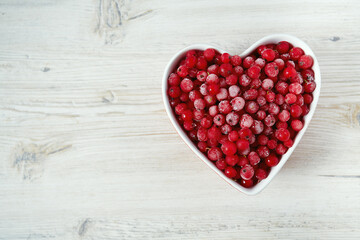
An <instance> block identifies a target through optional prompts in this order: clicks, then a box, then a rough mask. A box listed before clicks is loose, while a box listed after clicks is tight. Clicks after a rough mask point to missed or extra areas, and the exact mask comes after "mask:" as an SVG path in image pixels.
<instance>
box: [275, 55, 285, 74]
mask: <svg viewBox="0 0 360 240" xmlns="http://www.w3.org/2000/svg"><path fill="white" fill-rule="evenodd" d="M274 63H276V65H277V66H278V67H279V70H280V71H281V70H283V69H284V67H285V63H284V60H282V59H281V58H277V59H275V60H274Z"/></svg>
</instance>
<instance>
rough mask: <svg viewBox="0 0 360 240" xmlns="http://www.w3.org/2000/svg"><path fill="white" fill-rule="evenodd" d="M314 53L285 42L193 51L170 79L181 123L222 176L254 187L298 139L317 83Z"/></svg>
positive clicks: (174, 104)
mask: <svg viewBox="0 0 360 240" xmlns="http://www.w3.org/2000/svg"><path fill="white" fill-rule="evenodd" d="M312 65H313V59H312V57H311V56H309V55H305V53H304V51H303V50H302V49H301V48H299V47H293V46H292V45H291V44H290V43H288V42H285V41H282V42H279V43H277V44H268V45H266V46H265V45H262V46H259V47H258V48H257V49H256V51H254V52H253V53H252V54H251V55H249V56H247V57H245V58H244V59H242V58H241V57H240V56H238V55H234V56H231V55H229V54H228V53H223V54H220V53H219V52H217V51H216V50H215V49H211V48H209V49H206V50H205V51H200V50H190V51H188V52H187V53H186V56H185V57H184V58H183V59H182V60H181V61H180V63H179V65H178V67H177V69H175V70H174V72H173V73H171V74H170V76H169V78H168V85H169V88H168V96H169V101H170V105H171V106H172V108H173V110H174V112H175V114H176V116H177V119H178V122H179V124H180V125H181V126H182V127H183V129H184V131H185V132H186V133H187V135H188V136H189V138H190V139H191V140H192V141H193V142H194V143H195V144H196V145H197V147H198V148H199V150H200V151H201V152H203V153H204V154H205V155H207V157H208V159H209V160H210V161H212V162H214V164H215V165H216V167H217V168H218V169H220V170H222V171H223V172H224V174H225V175H226V176H227V177H229V178H231V179H233V180H235V181H237V182H239V183H240V184H241V185H242V186H244V187H246V188H250V187H252V186H254V185H255V184H257V183H258V182H259V181H261V180H263V179H265V178H266V177H267V176H268V174H269V172H270V169H271V167H274V166H276V165H277V164H278V163H279V161H280V160H281V156H282V155H283V154H285V153H286V151H287V150H288V148H290V147H291V146H292V145H293V142H294V139H295V137H296V135H297V133H298V132H299V131H300V130H301V129H302V128H303V125H304V120H303V117H304V116H305V115H306V114H308V112H309V108H310V104H311V102H312V100H313V95H312V92H313V91H314V90H315V88H316V84H315V81H314V72H313V70H312V69H311V67H312Z"/></svg>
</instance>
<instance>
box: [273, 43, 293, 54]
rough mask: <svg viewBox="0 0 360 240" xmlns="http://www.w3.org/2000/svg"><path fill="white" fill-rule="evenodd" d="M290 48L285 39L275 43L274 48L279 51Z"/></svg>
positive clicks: (285, 51)
mask: <svg viewBox="0 0 360 240" xmlns="http://www.w3.org/2000/svg"><path fill="white" fill-rule="evenodd" d="M289 49H290V44H289V43H288V42H286V41H281V42H279V43H278V44H277V45H276V50H277V51H278V52H279V53H280V54H283V53H287V52H288V51H289Z"/></svg>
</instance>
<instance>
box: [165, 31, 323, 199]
mask: <svg viewBox="0 0 360 240" xmlns="http://www.w3.org/2000/svg"><path fill="white" fill-rule="evenodd" d="M280 41H287V42H289V43H291V44H292V45H293V46H294V47H301V48H302V49H303V50H304V52H305V54H307V55H310V56H311V57H312V58H313V60H314V63H313V66H312V70H313V71H314V74H315V83H316V89H315V91H314V92H313V102H312V103H311V107H310V111H309V113H308V114H307V115H306V116H305V117H304V122H305V124H304V127H303V129H302V130H301V131H300V132H299V133H298V135H297V136H296V138H295V141H294V144H293V146H292V147H291V148H289V149H288V151H287V152H286V153H285V154H284V155H283V156H282V157H281V160H280V162H279V164H278V165H277V166H275V167H272V168H271V171H270V173H269V175H268V177H267V178H266V179H264V180H262V181H261V182H259V183H258V184H256V185H255V186H253V187H251V188H244V187H243V186H241V185H240V184H239V183H237V182H235V181H234V180H232V179H229V178H227V177H226V176H225V174H224V173H223V172H222V171H221V170H219V169H218V168H217V167H216V166H215V164H213V163H212V162H211V161H210V160H209V159H208V158H207V156H205V154H203V153H202V152H200V150H199V149H198V148H197V146H195V144H194V143H193V142H192V141H191V140H190V138H189V137H188V136H187V135H186V134H185V132H184V131H183V129H182V128H181V126H180V125H179V124H178V122H177V120H176V118H175V114H174V112H173V110H172V108H171V106H170V102H169V99H168V96H167V89H168V81H167V80H168V77H169V75H170V74H171V72H172V71H173V69H174V68H175V65H176V64H178V62H179V61H180V59H181V58H183V57H184V55H185V54H186V52H187V51H189V50H193V49H195V50H205V49H207V48H214V49H216V50H217V51H219V52H220V53H224V52H226V51H224V50H223V49H221V48H219V47H217V46H214V45H210V44H193V45H190V46H188V47H185V48H183V49H181V50H180V51H178V52H177V53H176V54H175V55H174V56H173V57H172V58H171V59H170V60H169V62H168V64H167V65H166V67H165V70H164V74H163V79H162V98H163V102H164V105H165V109H166V112H167V115H168V117H169V118H170V121H171V123H172V125H173V126H174V128H175V129H176V131H177V133H178V134H179V135H180V137H181V138H182V140H183V141H184V142H185V143H186V145H187V146H188V147H189V148H190V149H191V150H192V151H193V152H194V153H195V154H196V155H197V157H199V158H200V159H201V160H202V161H203V162H204V163H205V164H206V165H207V166H208V167H210V169H212V170H213V171H214V172H215V173H216V174H218V175H219V176H220V177H221V178H222V179H223V180H224V181H225V182H227V183H228V184H230V185H231V186H232V187H234V188H235V189H237V190H238V191H240V192H242V193H245V194H247V195H256V194H258V193H259V192H261V191H262V190H263V189H264V188H265V187H266V186H267V185H268V184H269V183H270V182H271V181H272V179H273V178H274V177H275V176H276V175H277V174H278V173H279V171H280V170H281V168H282V167H283V166H284V165H285V163H286V162H287V160H288V159H289V158H290V156H291V154H292V153H293V152H294V150H295V149H296V147H297V145H298V144H299V142H300V140H301V138H302V136H303V135H304V133H305V132H306V130H307V128H308V126H309V123H310V121H311V119H312V117H313V115H314V112H315V109H316V107H317V104H318V101H319V97H320V89H321V74H320V66H319V63H318V60H317V58H316V56H315V54H314V52H313V51H312V49H311V48H310V47H309V45H307V44H306V43H305V42H304V41H302V40H301V39H299V38H297V37H295V36H292V35H289V34H282V33H281V34H271V35H268V36H265V37H263V38H261V39H259V40H258V41H256V42H255V43H254V44H252V45H251V46H250V47H249V48H247V49H246V50H245V51H244V52H243V53H241V54H240V56H241V58H243V57H244V56H247V55H249V54H250V53H251V52H253V51H254V50H255V49H256V48H257V47H258V46H260V45H265V44H269V43H278V42H280Z"/></svg>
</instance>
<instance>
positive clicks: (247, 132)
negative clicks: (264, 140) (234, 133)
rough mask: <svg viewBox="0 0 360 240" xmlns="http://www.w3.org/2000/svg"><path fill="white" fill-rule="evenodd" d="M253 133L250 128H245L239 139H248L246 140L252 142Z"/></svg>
mask: <svg viewBox="0 0 360 240" xmlns="http://www.w3.org/2000/svg"><path fill="white" fill-rule="evenodd" d="M252 135H253V133H252V132H251V130H250V129H249V128H243V129H241V130H240V131H239V138H240V139H246V140H248V141H249V140H250V138H251V137H252Z"/></svg>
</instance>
